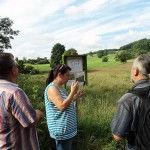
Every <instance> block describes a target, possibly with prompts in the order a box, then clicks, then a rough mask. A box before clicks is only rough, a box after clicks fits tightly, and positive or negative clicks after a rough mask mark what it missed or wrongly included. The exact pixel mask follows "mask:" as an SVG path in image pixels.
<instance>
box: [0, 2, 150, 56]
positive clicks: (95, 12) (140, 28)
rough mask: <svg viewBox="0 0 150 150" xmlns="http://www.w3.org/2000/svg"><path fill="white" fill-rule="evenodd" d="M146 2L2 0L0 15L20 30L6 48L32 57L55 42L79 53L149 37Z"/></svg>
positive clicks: (149, 15)
mask: <svg viewBox="0 0 150 150" xmlns="http://www.w3.org/2000/svg"><path fill="white" fill-rule="evenodd" d="M149 5H150V2H148V1H143V0H126V1H122V0H112V1H109V0H86V1H85V0H81V1H77V0H61V1H54V0H44V1H42V0H32V1H30V0H22V1H18V0H5V1H2V2H0V14H1V17H4V16H7V17H10V19H12V20H13V21H14V29H18V30H20V34H19V35H18V36H17V37H15V39H14V40H12V47H13V49H12V50H9V51H11V52H13V53H14V55H16V56H18V57H20V58H22V57H24V56H26V57H29V58H32V57H34V58H36V57H41V56H43V57H45V56H49V55H50V53H51V50H52V47H53V46H54V44H56V43H61V44H63V45H64V46H65V47H66V49H69V48H75V49H76V50H78V53H80V54H81V53H82V54H83V53H87V52H89V51H94V50H99V49H106V48H119V47H120V46H122V45H124V44H127V43H130V42H133V41H134V40H138V39H140V38H150V36H149V35H150V34H149V31H150V20H149V18H150V8H149ZM8 10H9V11H8Z"/></svg>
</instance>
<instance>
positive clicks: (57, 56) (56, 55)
mask: <svg viewBox="0 0 150 150" xmlns="http://www.w3.org/2000/svg"><path fill="white" fill-rule="evenodd" d="M64 51H65V46H64V45H61V44H60V43H57V44H55V45H54V46H53V49H52V52H51V53H52V55H51V59H50V60H51V62H50V66H51V68H55V67H56V66H57V65H58V64H60V61H61V60H62V55H63V53H64Z"/></svg>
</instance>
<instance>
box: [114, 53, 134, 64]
mask: <svg viewBox="0 0 150 150" xmlns="http://www.w3.org/2000/svg"><path fill="white" fill-rule="evenodd" d="M131 58H132V56H131V54H130V53H129V52H127V51H125V50H121V51H118V53H117V54H116V56H115V59H116V60H117V61H121V62H123V63H125V62H126V61H127V60H128V59H131Z"/></svg>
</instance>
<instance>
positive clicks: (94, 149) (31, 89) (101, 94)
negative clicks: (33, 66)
mask: <svg viewBox="0 0 150 150" xmlns="http://www.w3.org/2000/svg"><path fill="white" fill-rule="evenodd" d="M109 58H110V59H109V62H105V63H104V62H102V61H101V59H99V58H97V57H96V56H93V57H91V56H88V57H87V61H88V62H87V64H88V86H85V87H83V86H80V89H84V90H85V96H84V97H82V98H80V99H78V100H77V112H78V135H77V136H76V137H75V139H74V142H73V150H116V149H118V150H123V147H124V145H123V143H121V144H116V143H115V142H114V140H113V138H112V134H111V130H110V123H111V120H112V117H113V115H114V113H115V110H116V104H117V101H118V100H119V98H120V97H121V96H122V95H123V94H124V93H125V92H126V91H127V90H128V89H129V88H130V87H131V86H132V83H131V82H130V68H131V64H132V63H131V62H132V61H129V62H127V63H123V64H122V63H120V62H116V61H115V60H114V59H113V58H114V55H110V56H109ZM46 66H47V65H39V66H38V67H39V68H41V70H43V71H47V67H46ZM42 67H43V68H42ZM46 78H47V74H42V75H32V76H29V77H28V78H27V79H23V81H24V82H27V83H28V82H29V84H27V83H26V84H24V88H26V92H27V95H29V98H30V99H31V101H32V104H33V106H34V107H36V108H40V109H42V110H43V111H45V106H44V105H41V104H42V103H43V92H44V88H45V80H46ZM67 89H68V90H69V87H67ZM45 126H46V120H45ZM43 128H44V129H43ZM38 130H39V131H40V132H39V140H40V141H41V143H42V146H41V150H53V149H55V148H54V143H53V142H52V143H50V138H47V137H49V134H48V133H47V132H46V131H45V127H43V126H42V124H39V128H38Z"/></svg>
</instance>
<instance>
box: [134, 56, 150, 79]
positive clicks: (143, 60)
mask: <svg viewBox="0 0 150 150" xmlns="http://www.w3.org/2000/svg"><path fill="white" fill-rule="evenodd" d="M133 67H135V68H137V69H138V70H139V72H140V73H141V75H142V77H143V78H144V79H150V55H148V54H141V55H139V56H138V57H137V58H136V59H135V60H134V62H133Z"/></svg>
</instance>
